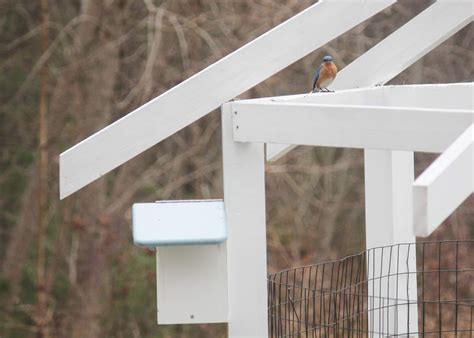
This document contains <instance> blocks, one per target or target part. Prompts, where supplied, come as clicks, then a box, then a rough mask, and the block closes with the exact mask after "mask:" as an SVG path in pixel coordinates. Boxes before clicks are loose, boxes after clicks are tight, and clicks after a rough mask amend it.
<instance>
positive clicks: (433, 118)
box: [234, 101, 473, 152]
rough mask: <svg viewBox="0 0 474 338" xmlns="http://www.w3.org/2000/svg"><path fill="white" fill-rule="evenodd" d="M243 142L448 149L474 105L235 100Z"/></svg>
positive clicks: (467, 122)
mask: <svg viewBox="0 0 474 338" xmlns="http://www.w3.org/2000/svg"><path fill="white" fill-rule="evenodd" d="M234 109H235V111H236V114H235V115H234V139H235V140H236V141H239V142H261V143H284V144H298V145H313V146H330V147H348V148H369V149H386V150H409V151H422V152H442V151H444V150H445V149H446V148H447V147H448V146H449V144H451V143H452V142H453V141H454V140H455V139H456V137H457V136H458V135H459V134H460V133H461V132H462V131H463V130H465V129H466V128H467V127H468V126H469V125H470V124H471V123H472V119H473V114H472V111H471V110H447V109H426V108H400V107H379V106H346V105H317V104H299V103H298V104H294V103H288V102H284V103H281V102H279V103H245V102H243V101H237V102H235V103H234Z"/></svg>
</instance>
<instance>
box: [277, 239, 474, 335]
mask: <svg viewBox="0 0 474 338" xmlns="http://www.w3.org/2000/svg"><path fill="white" fill-rule="evenodd" d="M268 316H269V331H270V336H271V337H298V338H305V337H396V336H403V337H406V336H408V337H410V336H420V337H473V336H474V333H473V332H474V331H473V327H474V240H459V241H437V242H421V243H407V244H397V245H391V246H385V247H379V248H374V249H369V250H366V251H363V252H361V253H359V254H356V255H353V256H349V257H346V258H344V259H341V260H338V261H332V262H325V263H320V264H315V265H311V266H305V267H300V268H295V269H289V270H284V271H281V272H278V273H276V274H273V275H270V276H268Z"/></svg>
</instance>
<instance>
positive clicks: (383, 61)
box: [267, 1, 473, 161]
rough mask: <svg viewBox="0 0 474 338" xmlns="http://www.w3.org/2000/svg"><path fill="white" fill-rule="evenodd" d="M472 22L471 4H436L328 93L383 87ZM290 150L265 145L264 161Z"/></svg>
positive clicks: (350, 68) (346, 70)
mask: <svg viewBox="0 0 474 338" xmlns="http://www.w3.org/2000/svg"><path fill="white" fill-rule="evenodd" d="M472 19H473V11H472V2H471V1H437V2H435V3H434V4H433V5H431V6H430V7H428V8H427V9H426V10H424V11H423V12H421V13H420V14H418V15H417V16H416V17H414V18H413V19H412V20H410V21H409V22H408V23H406V24H405V25H404V26H402V27H401V28H399V29H398V30H396V31H395V32H393V33H392V34H391V35H389V36H388V37H387V38H385V39H384V40H382V41H381V42H380V43H378V44H377V45H376V46H375V47H373V48H371V49H370V50H369V51H367V52H366V53H365V54H363V55H362V56H360V57H359V58H357V59H356V60H355V61H354V62H352V63H351V64H349V65H348V66H347V67H345V68H344V69H342V70H341V71H340V72H339V74H338V75H337V77H336V80H335V81H334V83H333V84H332V85H331V89H332V90H341V89H348V88H357V87H366V86H374V85H377V84H385V83H386V82H388V81H389V80H391V79H392V78H394V77H395V76H396V75H398V74H399V73H401V72H402V71H403V70H405V69H406V68H408V67H409V66H410V65H412V64H413V63H414V62H416V61H417V60H418V59H420V58H421V57H423V56H424V55H426V54H428V53H429V52H430V51H431V50H433V49H434V48H436V47H437V46H439V45H440V44H441V43H442V42H444V41H445V40H446V39H448V38H449V37H450V36H452V35H453V34H454V33H456V32H458V31H459V30H460V29H462V28H463V27H464V26H466V25H467V24H469V23H470V22H471V21H472ZM366 70H370V71H366ZM294 147H295V146H289V145H280V144H278V145H276V144H274V145H272V144H269V145H267V160H270V161H275V160H277V159H279V158H281V157H282V156H284V155H285V154H286V153H287V152H288V151H290V150H291V149H293V148H294Z"/></svg>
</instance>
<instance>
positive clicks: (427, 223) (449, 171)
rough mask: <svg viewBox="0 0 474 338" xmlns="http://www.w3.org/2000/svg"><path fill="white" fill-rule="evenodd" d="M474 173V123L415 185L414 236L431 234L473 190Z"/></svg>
mask: <svg viewBox="0 0 474 338" xmlns="http://www.w3.org/2000/svg"><path fill="white" fill-rule="evenodd" d="M473 122H474V120H473ZM473 175H474V124H472V125H471V126H470V127H469V128H468V129H467V130H466V131H465V132H464V133H462V135H461V136H459V137H458V138H457V139H456V141H455V142H454V143H453V144H452V145H451V146H449V148H448V149H446V151H445V152H444V153H443V154H442V155H441V156H440V157H439V158H438V159H436V161H434V162H433V163H432V164H431V165H430V166H429V167H428V169H426V170H425V171H424V172H423V173H422V174H421V175H420V176H419V177H418V179H417V180H416V181H415V183H414V184H413V203H414V210H413V212H414V227H415V235H417V236H423V237H424V236H429V235H430V234H431V233H432V232H433V231H434V230H436V228H437V227H438V226H439V225H440V224H441V223H442V222H443V221H444V220H445V219H446V218H447V217H448V216H449V215H450V214H451V213H452V212H453V211H454V210H455V209H456V208H458V207H459V205H461V203H462V202H463V201H464V200H465V199H466V198H468V197H469V195H471V194H472V193H473V192H474V177H473Z"/></svg>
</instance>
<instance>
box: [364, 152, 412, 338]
mask: <svg viewBox="0 0 474 338" xmlns="http://www.w3.org/2000/svg"><path fill="white" fill-rule="evenodd" d="M364 170H365V222H366V229H365V234H366V247H367V248H368V249H369V248H377V247H382V246H390V245H395V244H400V243H415V242H416V238H415V235H414V234H413V218H412V213H413V204H412V201H413V196H412V184H413V180H414V156H413V152H408V151H386V150H370V149H366V150H365V152H364ZM371 252H372V255H370V256H369V257H368V278H369V284H368V288H367V291H368V293H369V303H368V307H369V313H370V315H369V318H368V319H369V327H370V328H371V330H372V331H375V332H383V333H384V334H383V335H380V336H392V335H396V334H397V333H399V332H418V329H417V328H418V321H417V317H418V316H417V315H418V313H417V306H416V304H417V302H416V300H417V283H416V273H415V274H413V272H416V248H415V247H414V246H413V245H412V246H408V245H401V246H398V247H395V248H393V249H390V248H389V249H374V250H372V251H371ZM397 257H398V259H399V260H398V261H397ZM399 262H402V263H399ZM394 271H396V272H397V273H394ZM410 272H411V274H410ZM407 300H410V302H409V303H412V304H411V305H407V303H408V302H407ZM397 304H398V305H397ZM408 314H410V315H408ZM380 316H382V317H380ZM387 317H388V322H386V321H385V318H387ZM380 318H384V320H383V321H382V323H383V324H381V321H380ZM407 319H408V320H407ZM381 325H384V326H381ZM407 326H408V327H407ZM374 337H378V335H374Z"/></svg>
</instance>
